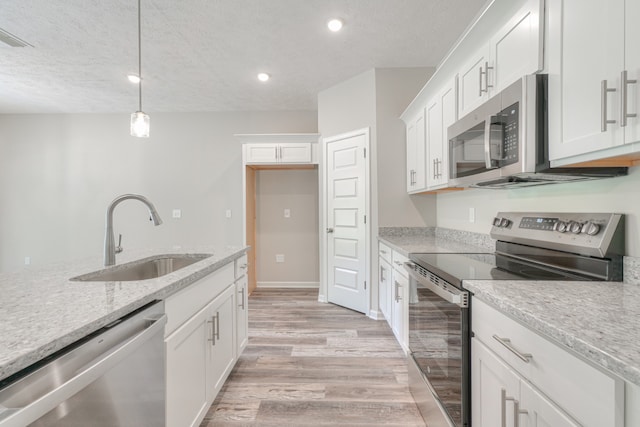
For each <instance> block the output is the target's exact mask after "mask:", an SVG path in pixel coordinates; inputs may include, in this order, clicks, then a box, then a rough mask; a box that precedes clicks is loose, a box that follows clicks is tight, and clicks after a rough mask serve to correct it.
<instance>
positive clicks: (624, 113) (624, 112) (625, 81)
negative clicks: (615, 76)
mask: <svg viewBox="0 0 640 427" xmlns="http://www.w3.org/2000/svg"><path fill="white" fill-rule="evenodd" d="M636 83H638V80H635V79H634V80H629V78H628V77H627V70H624V71H623V72H622V73H621V74H620V87H621V89H622V94H621V96H620V103H621V105H620V126H621V127H625V126H626V125H627V119H628V118H629V117H636V113H629V112H628V108H629V105H628V103H627V102H628V99H627V98H628V95H629V85H632V84H636Z"/></svg>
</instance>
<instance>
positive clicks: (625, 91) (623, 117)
mask: <svg viewBox="0 0 640 427" xmlns="http://www.w3.org/2000/svg"><path fill="white" fill-rule="evenodd" d="M636 83H638V80H629V78H628V77H627V70H624V71H623V72H622V73H621V74H620V87H621V88H622V94H621V96H620V103H621V105H620V126H621V127H625V126H626V125H627V119H628V118H629V117H636V116H637V114H636V113H629V112H628V108H629V105H628V99H627V98H628V95H629V85H631V84H636ZM118 246H119V245H118Z"/></svg>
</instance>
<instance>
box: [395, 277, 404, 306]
mask: <svg viewBox="0 0 640 427" xmlns="http://www.w3.org/2000/svg"><path fill="white" fill-rule="evenodd" d="M395 291H396V292H395V294H396V296H395V298H394V299H395V300H396V302H399V301H400V300H401V299H402V298H400V283H398V281H397V280H396V281H395Z"/></svg>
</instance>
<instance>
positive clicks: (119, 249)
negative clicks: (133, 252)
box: [116, 234, 124, 254]
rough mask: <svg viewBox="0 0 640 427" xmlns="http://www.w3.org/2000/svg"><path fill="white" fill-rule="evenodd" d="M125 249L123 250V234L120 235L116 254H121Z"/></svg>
mask: <svg viewBox="0 0 640 427" xmlns="http://www.w3.org/2000/svg"><path fill="white" fill-rule="evenodd" d="M123 250H124V249H123V248H122V234H118V246H116V253H117V254H119V253H120V252H122V251H123Z"/></svg>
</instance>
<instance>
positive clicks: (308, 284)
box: [256, 282, 320, 289]
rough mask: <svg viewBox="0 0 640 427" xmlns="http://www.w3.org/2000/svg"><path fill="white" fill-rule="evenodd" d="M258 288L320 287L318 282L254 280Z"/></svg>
mask: <svg viewBox="0 0 640 427" xmlns="http://www.w3.org/2000/svg"><path fill="white" fill-rule="evenodd" d="M256 287H258V288H313V289H317V288H319V287H320V282H256Z"/></svg>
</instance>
